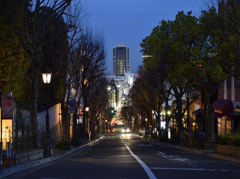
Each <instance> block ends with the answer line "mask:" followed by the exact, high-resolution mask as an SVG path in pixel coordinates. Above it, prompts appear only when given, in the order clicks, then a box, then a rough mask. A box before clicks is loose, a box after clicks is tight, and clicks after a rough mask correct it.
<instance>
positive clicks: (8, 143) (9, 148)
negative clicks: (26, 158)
mask: <svg viewBox="0 0 240 179" xmlns="http://www.w3.org/2000/svg"><path fill="white" fill-rule="evenodd" d="M10 157H11V143H10V142H7V158H10Z"/></svg>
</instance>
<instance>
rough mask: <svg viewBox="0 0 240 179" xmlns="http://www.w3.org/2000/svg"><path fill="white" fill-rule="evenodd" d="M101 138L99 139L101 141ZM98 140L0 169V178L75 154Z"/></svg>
mask: <svg viewBox="0 0 240 179" xmlns="http://www.w3.org/2000/svg"><path fill="white" fill-rule="evenodd" d="M101 138H102V137H100V138H99V139H101ZM99 139H97V140H95V141H89V142H88V143H86V144H84V145H81V146H74V147H73V148H72V150H52V152H53V156H51V157H47V158H43V159H39V160H35V161H32V162H27V163H23V164H19V165H15V166H12V167H9V168H2V169H0V178H3V177H6V176H8V175H11V174H14V173H17V172H19V171H22V170H25V169H28V168H31V167H35V166H38V165H41V164H45V163H48V162H52V161H54V160H57V159H60V158H63V157H65V156H66V155H68V154H70V153H73V152H75V151H76V150H79V149H81V148H83V147H85V146H88V145H90V144H91V143H94V142H97V141H98V140H99Z"/></svg>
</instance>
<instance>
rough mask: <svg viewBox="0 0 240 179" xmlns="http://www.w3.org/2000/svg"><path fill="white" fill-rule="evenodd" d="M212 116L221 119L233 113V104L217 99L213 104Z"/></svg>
mask: <svg viewBox="0 0 240 179" xmlns="http://www.w3.org/2000/svg"><path fill="white" fill-rule="evenodd" d="M212 107H213V108H214V114H215V116H216V117H223V116H226V115H227V114H231V113H233V110H234V108H233V103H232V101H230V100H226V99H218V100H216V101H215V102H214V103H213V104H212Z"/></svg>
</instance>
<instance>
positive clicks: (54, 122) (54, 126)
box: [38, 103, 61, 143]
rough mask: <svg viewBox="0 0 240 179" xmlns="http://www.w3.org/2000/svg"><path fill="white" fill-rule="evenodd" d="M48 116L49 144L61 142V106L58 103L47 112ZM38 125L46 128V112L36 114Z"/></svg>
mask: <svg viewBox="0 0 240 179" xmlns="http://www.w3.org/2000/svg"><path fill="white" fill-rule="evenodd" d="M48 114H49V126H50V135H51V142H52V143H55V142H58V141H60V140H61V131H60V124H61V115H60V114H61V104H60V103H58V104H56V105H54V106H52V107H50V108H49V110H48ZM38 123H39V124H40V125H43V126H44V127H45V126H46V111H45V110H44V111H42V112H39V113H38Z"/></svg>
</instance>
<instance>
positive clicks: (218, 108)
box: [212, 99, 240, 135]
mask: <svg viewBox="0 0 240 179" xmlns="http://www.w3.org/2000/svg"><path fill="white" fill-rule="evenodd" d="M212 107H213V108H214V115H215V117H217V123H218V135H224V134H228V133H231V132H236V131H237V129H240V122H239V121H240V102H238V101H231V100H225V99H218V100H216V101H215V102H214V103H213V104H212Z"/></svg>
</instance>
